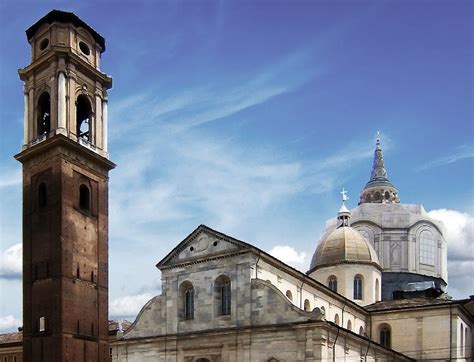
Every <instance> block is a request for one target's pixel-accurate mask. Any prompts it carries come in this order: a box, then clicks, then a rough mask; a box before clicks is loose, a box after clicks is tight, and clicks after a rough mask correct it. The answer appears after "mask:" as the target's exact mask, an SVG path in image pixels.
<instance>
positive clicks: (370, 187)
mask: <svg viewBox="0 0 474 362" xmlns="http://www.w3.org/2000/svg"><path fill="white" fill-rule="evenodd" d="M364 203H379V204H398V203H400V199H399V197H398V190H397V189H396V188H395V187H394V186H393V185H392V183H391V182H390V180H389V179H388V178H387V171H386V169H385V162H384V159H383V152H382V146H381V144H380V134H378V136H377V141H376V144H375V152H374V162H373V165H372V172H371V174H370V180H369V182H367V184H366V185H365V187H364V189H363V190H362V192H361V193H360V200H359V205H360V204H364Z"/></svg>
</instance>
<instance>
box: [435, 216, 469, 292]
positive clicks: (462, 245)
mask: <svg viewBox="0 0 474 362" xmlns="http://www.w3.org/2000/svg"><path fill="white" fill-rule="evenodd" d="M428 214H429V215H430V216H431V217H432V218H433V219H437V220H440V221H442V222H443V223H444V225H445V226H446V240H447V243H448V294H450V295H452V296H453V297H454V298H456V299H462V298H468V297H469V295H470V294H474V282H473V279H472V276H473V275H474V245H473V243H472V242H473V240H474V217H472V216H471V215H469V214H467V213H462V212H459V211H455V210H447V209H437V210H432V211H430V212H428Z"/></svg>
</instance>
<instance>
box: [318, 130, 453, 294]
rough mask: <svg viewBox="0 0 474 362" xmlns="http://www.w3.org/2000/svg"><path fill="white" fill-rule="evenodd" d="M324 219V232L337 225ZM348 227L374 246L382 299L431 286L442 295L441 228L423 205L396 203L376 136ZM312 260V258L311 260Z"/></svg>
mask: <svg viewBox="0 0 474 362" xmlns="http://www.w3.org/2000/svg"><path fill="white" fill-rule="evenodd" d="M336 224H337V222H336V220H335V219H332V220H329V221H328V222H327V226H326V233H329V232H331V231H332V230H334V228H335V227H336ZM351 226H352V228H354V229H355V230H357V231H358V232H359V233H361V234H362V235H363V236H364V237H365V239H366V240H368V241H369V242H370V244H371V245H372V246H373V247H374V249H375V251H376V252H377V256H378V259H379V262H380V266H381V267H382V269H383V271H382V291H381V293H382V295H381V297H382V299H383V300H386V299H393V297H394V295H395V297H396V296H397V295H399V294H401V293H404V292H411V291H415V290H417V291H420V292H421V291H423V290H428V289H429V290H430V291H429V292H431V293H433V292H434V293H437V294H441V293H443V292H445V291H446V286H447V281H448V266H447V265H448V262H447V258H448V250H447V243H446V239H445V233H446V231H445V227H444V225H443V223H442V222H440V221H438V220H434V219H432V218H431V217H429V216H428V213H427V212H426V211H425V209H424V208H423V206H422V205H419V204H402V203H400V198H399V193H398V190H397V189H396V188H395V187H394V186H393V184H392V183H391V182H390V181H389V179H388V177H387V171H386V169H385V163H384V159H383V153H382V147H381V144H380V139H377V143H376V148H375V153H374V160H373V166H372V172H371V176H370V180H369V182H367V184H366V185H365V187H364V189H363V190H362V192H361V193H360V201H359V206H358V207H356V208H355V209H353V210H351ZM313 261H314V260H313Z"/></svg>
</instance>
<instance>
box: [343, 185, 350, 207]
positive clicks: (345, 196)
mask: <svg viewBox="0 0 474 362" xmlns="http://www.w3.org/2000/svg"><path fill="white" fill-rule="evenodd" d="M341 195H342V203H345V202H346V201H347V200H349V196H347V191H346V190H345V189H344V187H343V188H342V191H341Z"/></svg>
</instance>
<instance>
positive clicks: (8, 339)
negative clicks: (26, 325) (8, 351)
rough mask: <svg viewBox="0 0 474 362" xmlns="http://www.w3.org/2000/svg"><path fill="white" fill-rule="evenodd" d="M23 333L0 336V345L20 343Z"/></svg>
mask: <svg viewBox="0 0 474 362" xmlns="http://www.w3.org/2000/svg"><path fill="white" fill-rule="evenodd" d="M22 342H23V332H13V333H5V334H0V344H12V343H22Z"/></svg>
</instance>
